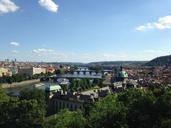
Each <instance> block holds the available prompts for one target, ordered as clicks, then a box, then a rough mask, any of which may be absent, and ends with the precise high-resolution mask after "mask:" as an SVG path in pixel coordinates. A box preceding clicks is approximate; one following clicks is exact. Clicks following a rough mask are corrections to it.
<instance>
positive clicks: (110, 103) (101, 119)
mask: <svg viewBox="0 0 171 128" xmlns="http://www.w3.org/2000/svg"><path fill="white" fill-rule="evenodd" d="M89 121H90V124H91V127H92V128H127V127H128V126H127V124H126V111H125V108H124V105H123V104H122V103H120V102H118V101H117V97H116V96H115V95H108V96H107V97H105V98H104V99H102V100H100V101H98V102H97V103H96V104H95V106H94V107H93V108H92V110H91V111H90V120H89Z"/></svg>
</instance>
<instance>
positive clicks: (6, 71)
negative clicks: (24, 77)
mask: <svg viewBox="0 0 171 128" xmlns="http://www.w3.org/2000/svg"><path fill="white" fill-rule="evenodd" d="M2 76H12V72H11V71H10V70H9V69H7V68H0V77H2Z"/></svg>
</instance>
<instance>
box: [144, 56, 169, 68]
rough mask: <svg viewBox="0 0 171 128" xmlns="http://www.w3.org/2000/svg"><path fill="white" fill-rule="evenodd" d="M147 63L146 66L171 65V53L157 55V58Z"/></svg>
mask: <svg viewBox="0 0 171 128" xmlns="http://www.w3.org/2000/svg"><path fill="white" fill-rule="evenodd" d="M145 65H146V66H164V65H169V66H171V55H168V56H161V57H157V58H155V59H153V60H151V61H149V62H148V63H146V64H145Z"/></svg>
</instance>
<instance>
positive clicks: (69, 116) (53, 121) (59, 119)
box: [45, 110, 86, 128]
mask: <svg viewBox="0 0 171 128" xmlns="http://www.w3.org/2000/svg"><path fill="white" fill-rule="evenodd" d="M85 127H86V119H85V118H84V117H83V115H82V113H81V112H78V111H75V112H71V111H68V110H62V111H61V112H59V113H58V114H56V115H55V116H53V117H51V118H49V119H47V122H46V124H45V128H85Z"/></svg>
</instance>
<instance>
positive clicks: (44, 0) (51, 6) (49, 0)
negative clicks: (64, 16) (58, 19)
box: [38, 0, 59, 12]
mask: <svg viewBox="0 0 171 128" xmlns="http://www.w3.org/2000/svg"><path fill="white" fill-rule="evenodd" d="M38 2H39V4H40V5H41V6H42V7H44V8H45V9H47V10H48V11H51V12H57V11H58V8H59V6H58V5H57V4H56V3H55V2H54V1H53V0H39V1H38Z"/></svg>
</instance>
